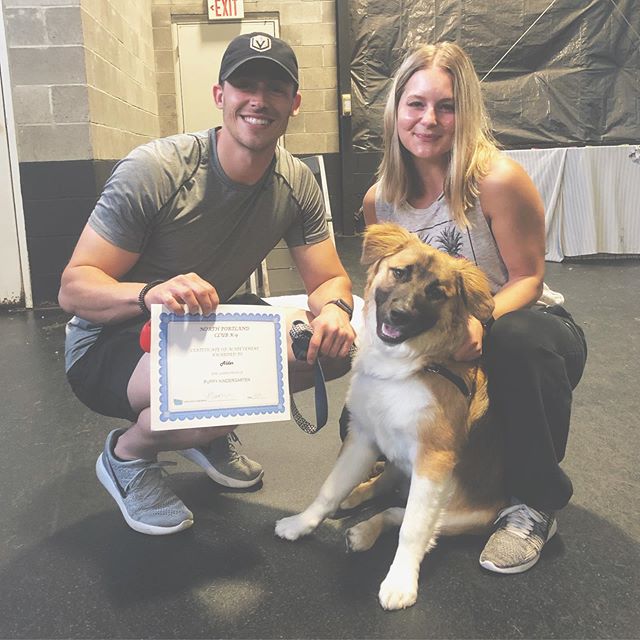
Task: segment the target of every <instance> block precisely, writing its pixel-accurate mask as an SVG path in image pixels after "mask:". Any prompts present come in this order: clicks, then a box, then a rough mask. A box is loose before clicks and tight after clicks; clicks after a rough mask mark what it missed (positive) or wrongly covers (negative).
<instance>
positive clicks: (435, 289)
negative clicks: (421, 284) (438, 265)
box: [425, 280, 447, 300]
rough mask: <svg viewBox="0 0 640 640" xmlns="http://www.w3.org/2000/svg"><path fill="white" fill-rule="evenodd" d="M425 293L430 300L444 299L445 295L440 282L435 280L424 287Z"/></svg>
mask: <svg viewBox="0 0 640 640" xmlns="http://www.w3.org/2000/svg"><path fill="white" fill-rule="evenodd" d="M425 293H426V294H427V297H428V298H429V299H431V300H444V299H445V298H446V297H447V296H446V294H445V292H444V289H443V288H442V287H441V286H440V282H438V280H436V281H435V282H432V283H431V284H430V285H429V286H428V287H427V288H426V289H425Z"/></svg>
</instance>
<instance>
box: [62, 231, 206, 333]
mask: <svg viewBox="0 0 640 640" xmlns="http://www.w3.org/2000/svg"><path fill="white" fill-rule="evenodd" d="M139 257H140V256H139V254H137V253H132V252H130V251H125V250H124V249H120V248H119V247H116V246H115V245H113V244H111V243H110V242H108V241H107V240H105V239H104V238H102V237H101V236H100V235H99V234H98V233H96V232H95V231H94V230H93V229H92V228H91V227H90V226H88V225H87V226H86V227H85V228H84V231H83V232H82V235H81V236H80V239H79V240H78V244H77V245H76V248H75V250H74V252H73V255H72V256H71V260H70V261H69V264H68V265H67V266H66V268H65V270H64V271H63V273H62V280H61V286H60V292H59V294H58V301H59V303H60V306H61V307H62V308H63V309H64V310H65V311H67V312H68V313H73V314H75V315H78V316H80V317H81V318H84V319H85V320H89V321H90V322H96V323H99V324H110V323H116V322H122V321H124V320H128V319H129V318H134V317H136V316H138V315H141V314H142V310H141V308H140V306H139V304H138V296H139V294H140V291H141V289H142V288H143V287H144V286H145V285H146V284H147V283H146V282H119V281H118V280H119V278H121V277H122V276H124V275H125V274H126V273H128V272H129V271H130V270H131V268H132V267H133V265H135V263H136V262H137V261H138V258H139ZM154 302H156V303H161V304H165V305H166V306H167V307H169V308H170V309H171V310H172V311H174V312H175V313H184V308H183V305H184V304H186V305H187V307H188V308H189V311H190V312H192V313H198V311H199V310H200V309H202V312H203V313H210V312H211V311H213V310H214V309H215V307H216V306H217V304H218V295H217V293H216V290H215V289H214V288H213V286H212V285H211V284H209V283H208V282H206V281H205V280H203V279H202V278H200V277H199V276H198V275H197V274H195V273H189V274H184V275H179V276H176V277H175V278H171V279H170V280H167V281H166V282H163V283H162V284H159V285H157V286H155V287H153V288H152V289H151V290H150V291H149V292H148V293H147V294H146V296H145V299H144V303H145V305H146V306H147V308H149V307H150V305H151V304H152V303H154Z"/></svg>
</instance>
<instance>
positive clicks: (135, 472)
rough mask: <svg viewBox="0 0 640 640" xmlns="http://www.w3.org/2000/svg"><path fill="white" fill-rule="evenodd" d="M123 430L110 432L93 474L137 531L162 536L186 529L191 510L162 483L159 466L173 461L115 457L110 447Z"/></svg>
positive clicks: (162, 478)
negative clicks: (120, 458) (123, 459)
mask: <svg viewBox="0 0 640 640" xmlns="http://www.w3.org/2000/svg"><path fill="white" fill-rule="evenodd" d="M124 432H125V429H116V430H114V431H112V432H111V433H110V434H109V436H108V437H107V441H106V442H105V446H104V451H103V452H102V453H101V454H100V456H99V457H98V460H97V462H96V475H97V476H98V480H100V482H101V483H102V485H103V486H104V488H105V489H106V490H107V491H108V492H109V493H110V494H111V497H112V498H113V499H114V500H115V501H116V503H117V504H118V506H119V507H120V511H121V512H122V515H123V516H124V519H125V520H126V522H127V524H128V525H129V526H130V527H131V528H132V529H134V530H135V531H138V532H140V533H146V534H148V535H152V536H162V535H167V534H169V533H176V532H178V531H182V530H183V529H187V528H189V527H190V526H191V525H192V524H193V513H191V511H189V509H187V507H185V506H184V504H183V502H182V500H180V499H179V498H178V497H177V496H176V495H175V494H174V493H173V491H171V489H170V488H169V487H168V486H167V484H166V483H165V479H164V477H163V476H164V475H165V474H166V471H165V470H164V469H163V467H165V466H168V465H174V464H175V462H151V461H150V460H131V461H122V460H118V459H117V458H116V457H115V454H114V447H115V444H116V441H117V440H118V438H119V437H120V436H121V435H122V434H123V433H124Z"/></svg>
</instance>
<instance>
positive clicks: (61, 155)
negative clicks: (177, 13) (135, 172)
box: [3, 0, 160, 162]
mask: <svg viewBox="0 0 640 640" xmlns="http://www.w3.org/2000/svg"><path fill="white" fill-rule="evenodd" d="M3 3H4V17H5V25H6V32H7V44H8V49H9V64H10V69H11V78H12V90H13V99H14V110H15V118H16V125H17V131H18V141H17V142H18V154H19V159H20V162H43V161H59V160H86V159H94V160H96V159H118V158H121V157H122V156H124V155H126V154H127V153H128V152H129V151H130V150H131V149H132V148H134V147H136V146H138V145H139V144H142V143H144V142H147V141H149V140H151V139H153V138H156V137H158V135H160V127H159V120H158V99H157V94H156V77H155V58H154V48H153V29H152V25H151V0H136V2H131V1H130V0H3Z"/></svg>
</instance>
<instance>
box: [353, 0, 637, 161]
mask: <svg viewBox="0 0 640 640" xmlns="http://www.w3.org/2000/svg"><path fill="white" fill-rule="evenodd" d="M349 2H350V18H351V35H352V42H353V54H352V62H351V78H352V83H351V85H352V108H353V121H352V131H353V145H354V149H355V150H356V151H379V150H381V148H382V113H383V111H384V103H385V100H386V96H387V93H388V91H389V88H390V83H391V80H390V78H391V77H392V76H393V73H394V72H395V70H396V69H397V68H398V66H399V64H400V62H401V60H402V58H403V56H404V55H405V53H406V52H407V51H408V50H409V49H411V48H412V47H413V46H415V45H417V44H419V43H430V42H437V41H439V40H452V41H455V42H457V43H458V44H460V45H461V46H462V47H464V48H465V50H466V51H467V52H468V53H469V55H470V56H471V58H472V60H473V62H474V64H475V67H476V71H477V73H478V75H479V77H480V78H483V77H484V76H485V74H486V73H487V72H488V71H489V70H490V69H491V68H492V67H493V66H494V65H495V64H496V63H497V62H498V61H499V60H500V58H501V57H502V56H503V55H504V54H505V53H506V52H507V51H508V50H509V48H510V47H511V46H512V45H513V44H514V43H515V42H516V41H517V40H518V39H519V38H520V37H521V36H522V35H523V34H524V33H525V31H527V29H529V27H531V25H532V24H533V23H534V22H536V19H538V18H539V17H540V15H541V14H543V12H544V11H545V9H547V8H548V7H549V5H550V4H551V2H552V0H506V1H502V2H501V1H499V0H349ZM627 21H628V23H627ZM639 34H640V0H556V2H555V4H553V5H552V6H551V8H550V9H549V10H548V11H547V12H546V13H544V15H543V16H542V18H540V19H539V21H538V22H537V23H536V24H535V26H533V28H531V30H529V31H528V33H526V35H524V37H523V38H522V40H520V42H519V43H518V44H516V46H515V47H514V48H513V49H512V50H511V51H510V52H509V53H508V55H507V56H506V57H505V58H504V59H503V60H502V62H500V64H499V65H498V66H497V67H496V69H494V70H493V71H492V72H491V73H490V74H489V76H488V77H487V78H486V79H485V80H484V82H483V87H484V90H485V99H486V103H487V108H488V111H489V114H490V116H491V118H492V122H493V127H494V132H495V134H496V136H497V138H498V140H499V141H500V142H501V143H502V144H503V145H504V146H505V147H507V148H528V147H562V146H581V145H609V144H623V143H633V144H637V143H638V142H640V35H639Z"/></svg>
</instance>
